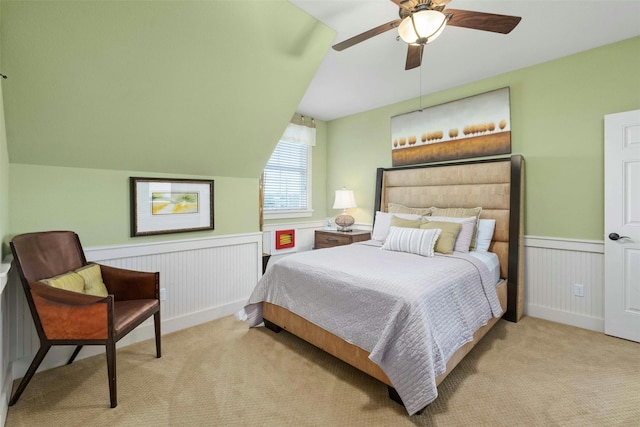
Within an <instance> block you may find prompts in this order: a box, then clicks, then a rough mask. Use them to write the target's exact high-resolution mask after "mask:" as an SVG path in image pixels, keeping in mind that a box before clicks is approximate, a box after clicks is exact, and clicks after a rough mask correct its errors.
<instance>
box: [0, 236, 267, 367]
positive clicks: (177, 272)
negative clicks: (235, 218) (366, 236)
mask: <svg viewBox="0 0 640 427" xmlns="http://www.w3.org/2000/svg"><path fill="white" fill-rule="evenodd" d="M85 254H86V257H87V260H89V261H95V262H99V263H101V264H105V265H110V266H113V267H119V268H126V269H131V270H140V271H158V272H160V288H163V289H165V292H166V300H164V301H162V302H161V309H160V314H161V319H162V333H163V334H166V333H169V332H174V331H177V330H180V329H184V328H187V327H190V326H194V325H197V324H200V323H204V322H207V321H211V320H215V319H217V318H220V317H224V316H228V315H231V314H234V313H235V312H237V311H238V310H240V309H241V308H242V307H243V306H244V304H245V303H246V301H247V300H248V298H249V295H250V294H251V291H252V290H253V288H254V287H255V285H256V283H257V281H258V279H259V278H260V276H261V274H262V234H261V233H250V234H241V235H232V236H221V237H211V238H202V239H188V240H180V241H170V242H159V243H158V242H155V243H147V244H139V245H121V246H113V247H100V248H85ZM11 276H13V275H11ZM15 276H17V274H16V275H15ZM10 282H16V283H10V284H9V288H10V290H12V291H14V292H12V295H10V298H11V301H12V303H11V304H10V305H13V306H14V307H15V309H14V310H10V318H11V319H12V325H15V327H14V328H12V333H11V334H10V335H11V337H10V340H11V349H12V361H13V363H12V369H11V370H12V374H13V378H19V377H22V376H23V375H24V373H25V372H26V370H27V368H28V366H29V364H30V363H31V359H32V358H33V355H34V354H35V353H36V352H37V350H38V347H39V340H38V337H37V334H36V331H35V328H34V327H33V321H32V319H31V314H30V313H29V307H28V305H27V303H26V299H25V298H24V295H23V292H22V289H21V288H20V286H21V285H20V283H19V281H18V278H17V277H16V278H15V279H10ZM18 290H19V292H17V291H18ZM11 311H12V312H11ZM153 335H154V329H153V319H149V320H147V321H146V322H144V323H143V324H142V325H140V326H139V327H138V328H136V329H135V330H134V331H132V332H131V333H129V334H128V335H127V336H126V337H125V338H123V339H122V340H120V342H119V343H118V346H119V347H120V346H123V345H128V344H132V343H134V342H139V341H143V340H147V339H150V338H152V337H153ZM153 345H154V344H150V347H149V348H150V354H153V353H154V351H155V350H153ZM72 351H73V347H67V346H55V347H53V348H52V349H51V350H50V352H49V354H47V357H46V358H45V360H44V361H43V363H42V365H41V366H42V369H40V370H44V369H48V368H51V367H54V366H60V365H62V364H64V363H66V359H68V357H69V355H70V354H71V352H72ZM103 351H104V348H103V347H102V346H91V347H85V348H83V349H82V351H81V352H80V355H79V356H78V358H83V357H88V356H92V355H95V354H99V353H102V352H103Z"/></svg>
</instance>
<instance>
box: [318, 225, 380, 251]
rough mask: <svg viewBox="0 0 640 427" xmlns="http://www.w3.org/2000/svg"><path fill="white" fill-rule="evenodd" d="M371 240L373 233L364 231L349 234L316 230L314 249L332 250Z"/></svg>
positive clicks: (354, 231)
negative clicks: (334, 247) (336, 247)
mask: <svg viewBox="0 0 640 427" xmlns="http://www.w3.org/2000/svg"><path fill="white" fill-rule="evenodd" d="M369 239H371V233H370V232H369V231H363V230H353V231H349V232H343V231H328V230H316V239H315V244H314V248H315V249H322V248H331V247H333V246H342V245H350V244H352V243H355V242H362V241H364V240H369Z"/></svg>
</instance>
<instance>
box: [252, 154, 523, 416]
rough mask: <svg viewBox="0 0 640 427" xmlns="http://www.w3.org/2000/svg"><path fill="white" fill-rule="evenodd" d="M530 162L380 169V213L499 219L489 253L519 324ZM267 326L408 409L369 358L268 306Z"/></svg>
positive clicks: (452, 363) (458, 356) (451, 364)
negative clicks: (474, 212) (394, 210)
mask: <svg viewBox="0 0 640 427" xmlns="http://www.w3.org/2000/svg"><path fill="white" fill-rule="evenodd" d="M523 201H524V159H523V158H522V156H520V155H513V156H511V157H510V158H499V159H490V160H477V161H471V162H457V163H446V164H436V165H427V166H413V167H401V168H389V169H384V168H379V169H378V172H377V184H376V202H375V203H376V204H375V211H386V210H387V206H388V203H397V204H401V205H405V206H411V207H431V206H437V207H439V208H448V207H466V208H473V207H477V206H481V207H482V213H481V215H480V218H493V219H495V220H496V228H495V232H494V235H493V240H492V242H491V245H490V246H489V250H490V251H491V252H494V253H496V254H497V255H498V258H499V259H500V277H501V279H502V280H501V282H500V283H499V284H498V286H497V288H496V289H497V291H498V298H499V300H500V304H501V305H502V308H503V311H504V312H505V313H504V315H503V317H504V318H505V319H506V320H509V321H512V322H517V321H518V320H519V319H520V318H521V317H522V314H523V308H524V282H523V279H524V274H523V270H524V269H523V249H522V245H523V232H524V221H523V205H524V204H523ZM262 304H263V307H262V316H263V318H264V320H265V326H267V327H268V328H269V329H271V330H273V331H275V332H279V331H280V329H285V330H287V331H289V332H290V333H292V334H294V335H296V336H298V337H299V338H302V339H303V340H305V341H307V342H309V343H311V344H313V345H315V346H316V347H319V348H320V349H322V350H324V351H326V352H327V353H329V354H332V355H333V356H335V357H337V358H338V359H341V360H342V361H344V362H346V363H348V364H350V365H352V366H354V367H356V368H357V369H359V370H361V371H363V372H365V373H367V374H369V375H370V376H372V377H374V378H376V379H378V380H379V381H381V382H383V383H385V384H387V386H389V396H390V397H391V398H392V399H393V400H396V401H398V402H399V403H402V401H401V400H400V399H399V396H398V395H397V392H396V391H395V389H394V388H393V384H392V383H391V381H390V380H389V378H388V377H387V376H386V375H385V373H384V372H383V371H382V369H381V368H380V367H379V366H378V365H376V364H375V363H373V362H372V361H371V360H369V353H368V352H367V351H365V350H363V349H362V348H359V347H357V346H355V345H353V344H350V343H348V342H346V341H344V340H343V339H341V338H340V337H338V336H336V335H334V334H331V333H329V332H327V331H325V330H324V329H322V328H320V327H318V326H316V325H315V324H313V323H311V322H309V321H307V320H305V319H303V318H302V317H300V316H298V315H296V314H294V313H292V312H290V311H288V310H286V309H284V308H282V307H280V306H277V305H274V304H270V303H267V302H263V303H262ZM498 320H499V319H497V318H493V319H491V320H490V321H489V323H488V324H487V325H485V326H483V327H481V328H480V329H478V330H477V331H476V332H475V334H474V340H473V341H472V342H469V343H467V344H465V345H464V346H463V347H461V348H460V349H458V351H456V352H455V353H454V354H453V356H452V357H451V359H449V361H448V362H447V370H446V371H445V373H443V374H442V375H439V376H438V377H437V378H436V385H438V384H440V383H441V382H442V381H443V380H444V378H445V377H446V376H447V375H448V374H449V373H450V372H451V370H453V368H455V367H456V366H457V365H458V363H460V361H461V360H462V359H463V358H464V356H466V355H467V353H469V351H471V349H472V348H473V347H474V346H475V345H476V343H477V342H478V341H479V340H480V339H481V338H482V337H483V336H484V335H485V334H486V333H487V332H488V331H489V330H490V329H491V327H493V325H495V324H496V323H497V321H498Z"/></svg>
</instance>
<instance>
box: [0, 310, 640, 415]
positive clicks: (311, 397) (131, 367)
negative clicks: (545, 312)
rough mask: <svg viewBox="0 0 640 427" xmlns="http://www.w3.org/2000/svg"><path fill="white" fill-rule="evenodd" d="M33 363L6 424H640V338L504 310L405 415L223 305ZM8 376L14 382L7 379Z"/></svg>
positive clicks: (335, 367)
mask: <svg viewBox="0 0 640 427" xmlns="http://www.w3.org/2000/svg"><path fill="white" fill-rule="evenodd" d="M117 364H118V366H117V372H118V403H119V404H118V407H117V408H115V409H110V408H109V391H108V385H107V373H106V365H105V361H104V357H103V356H96V357H92V358H88V359H84V360H79V361H76V362H74V363H73V364H72V365H70V366H64V367H60V368H56V369H52V370H49V371H45V372H42V373H39V374H37V375H36V376H35V377H34V378H33V380H32V381H31V384H29V386H28V387H27V389H26V391H25V392H24V394H23V395H22V397H21V399H20V400H19V401H18V403H17V404H16V405H14V406H12V407H10V408H9V412H8V416H7V423H6V425H7V426H465V425H466V426H514V425H515V426H556V425H557V426H616V425H619V426H632V425H635V426H638V425H640V344H637V343H632V342H629V341H624V340H621V339H617V338H612V337H608V336H605V335H603V334H599V333H595V332H591V331H587V330H583V329H577V328H573V327H569V326H564V325H559V324H555V323H551V322H547V321H543V320H539V319H535V318H527V317H525V318H524V319H523V320H522V321H521V322H520V323H518V324H514V323H509V322H506V321H500V322H499V323H498V324H497V325H496V326H495V327H494V328H493V329H492V331H490V332H489V334H488V335H487V336H486V337H485V338H484V339H483V341H482V342H481V343H480V344H479V345H478V346H477V347H476V348H475V349H474V350H473V351H472V352H471V353H470V354H469V355H468V356H467V358H466V359H465V360H464V361H463V362H462V363H461V365H459V366H458V368H456V369H455V370H454V372H453V373H452V374H451V375H449V377H448V378H447V379H446V380H445V381H444V382H443V383H442V384H441V385H440V387H439V393H440V396H439V397H438V399H437V400H436V401H435V402H433V403H432V404H431V405H430V406H429V407H428V408H427V409H426V410H425V411H424V413H423V414H422V415H420V416H412V417H409V416H408V415H407V414H406V412H405V410H404V408H403V407H401V406H400V405H398V404H396V403H394V402H393V401H391V400H389V399H388V397H387V390H386V386H384V385H383V384H381V383H379V382H378V381H376V380H374V379H371V378H370V377H368V376H366V375H364V374H362V373H360V372H358V371H356V370H355V369H353V368H351V367H350V366H348V365H346V364H344V363H342V362H340V361H338V360H337V359H335V358H333V357H331V356H329V355H327V354H326V353H324V352H322V351H320V350H318V349H316V348H315V347H313V346H311V345H309V344H306V343H304V342H302V341H301V340H299V339H297V338H295V337H293V336H292V335H290V334H288V333H287V332H281V333H280V334H277V335H276V334H274V333H273V332H271V331H269V330H267V329H265V328H263V327H259V328H254V329H248V328H247V327H246V325H245V324H244V323H243V322H239V321H237V320H235V319H234V318H233V317H226V318H223V319H220V320H217V321H214V322H210V323H206V324H203V325H200V326H197V327H194V328H190V329H187V330H184V331H180V332H176V333H173V334H169V335H165V336H164V337H163V357H162V358H161V359H156V358H155V357H154V344H153V342H152V341H146V342H143V343H139V344H135V345H132V346H129V347H125V348H122V349H120V350H118V353H117ZM14 387H15V386H14Z"/></svg>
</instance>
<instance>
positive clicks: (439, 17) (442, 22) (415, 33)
mask: <svg viewBox="0 0 640 427" xmlns="http://www.w3.org/2000/svg"><path fill="white" fill-rule="evenodd" d="M446 23H447V16H446V15H445V14H444V13H442V12H439V11H437V10H420V11H418V12H415V13H412V14H411V15H409V16H407V17H406V18H404V19H403V20H402V22H400V25H399V26H398V34H399V35H400V38H401V39H402V40H404V41H405V42H406V43H409V44H415V45H425V44H427V43H431V42H432V41H434V40H435V39H436V38H438V36H439V35H440V34H442V31H443V30H444V27H445V26H446Z"/></svg>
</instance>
